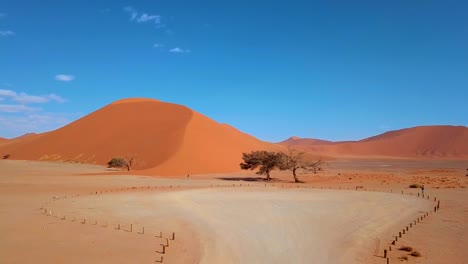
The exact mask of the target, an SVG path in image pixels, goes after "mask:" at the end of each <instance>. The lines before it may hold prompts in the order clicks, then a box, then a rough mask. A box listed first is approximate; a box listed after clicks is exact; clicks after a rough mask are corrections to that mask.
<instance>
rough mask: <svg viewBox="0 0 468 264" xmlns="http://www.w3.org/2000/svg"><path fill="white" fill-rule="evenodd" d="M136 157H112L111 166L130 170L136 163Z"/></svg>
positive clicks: (109, 165)
mask: <svg viewBox="0 0 468 264" xmlns="http://www.w3.org/2000/svg"><path fill="white" fill-rule="evenodd" d="M135 161H136V160H135V157H133V156H131V157H128V158H112V159H111V160H110V161H109V162H108V163H107V165H108V167H109V168H123V167H125V168H127V171H130V169H131V168H132V166H133V165H135Z"/></svg>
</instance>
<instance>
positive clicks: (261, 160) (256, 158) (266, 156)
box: [240, 150, 281, 181]
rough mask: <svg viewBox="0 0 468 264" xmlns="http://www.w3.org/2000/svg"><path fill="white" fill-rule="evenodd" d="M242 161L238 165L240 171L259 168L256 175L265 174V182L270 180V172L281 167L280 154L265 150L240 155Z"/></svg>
mask: <svg viewBox="0 0 468 264" xmlns="http://www.w3.org/2000/svg"><path fill="white" fill-rule="evenodd" d="M242 159H243V160H244V162H242V163H241V164H240V167H241V169H243V170H254V169H256V168H259V169H258V172H257V174H259V175H263V174H265V175H266V180H267V181H269V180H271V177H270V172H271V171H272V170H273V169H275V168H279V166H280V165H281V155H280V153H276V152H271V151H265V150H259V151H252V152H251V153H242Z"/></svg>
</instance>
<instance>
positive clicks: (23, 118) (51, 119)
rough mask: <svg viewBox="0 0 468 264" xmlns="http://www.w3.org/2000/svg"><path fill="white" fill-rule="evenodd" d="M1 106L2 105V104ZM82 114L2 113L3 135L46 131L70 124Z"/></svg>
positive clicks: (12, 135) (0, 125) (13, 135)
mask: <svg viewBox="0 0 468 264" xmlns="http://www.w3.org/2000/svg"><path fill="white" fill-rule="evenodd" d="M0 108H1V105H0ZM80 116H81V115H79V114H77V113H50V112H29V113H24V114H18V113H13V112H10V113H8V114H5V115H0V127H1V128H2V131H1V133H2V135H1V136H8V137H16V136H19V135H23V134H26V133H30V132H36V133H41V132H46V131H51V130H54V129H57V128H59V127H62V126H64V125H67V124H69V123H70V122H72V121H73V120H75V119H77V118H79V117H80Z"/></svg>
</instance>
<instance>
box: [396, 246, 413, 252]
mask: <svg viewBox="0 0 468 264" xmlns="http://www.w3.org/2000/svg"><path fill="white" fill-rule="evenodd" d="M399 249H400V250H402V251H408V252H411V251H413V248H412V247H410V246H402V247H400V248H399Z"/></svg>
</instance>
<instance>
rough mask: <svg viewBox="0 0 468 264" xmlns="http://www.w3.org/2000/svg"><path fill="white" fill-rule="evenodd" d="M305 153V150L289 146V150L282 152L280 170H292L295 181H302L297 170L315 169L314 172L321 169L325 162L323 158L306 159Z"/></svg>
mask: <svg viewBox="0 0 468 264" xmlns="http://www.w3.org/2000/svg"><path fill="white" fill-rule="evenodd" d="M304 154H305V152H304V151H299V150H297V149H295V148H293V147H291V146H289V147H288V152H282V153H280V156H281V164H280V166H279V168H280V170H290V171H292V173H293V177H294V182H300V181H299V178H298V177H297V170H299V169H302V170H306V171H313V172H314V173H317V171H318V170H321V166H322V164H323V162H322V160H320V159H319V160H318V161H315V162H310V161H307V160H306V159H305V157H304Z"/></svg>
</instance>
